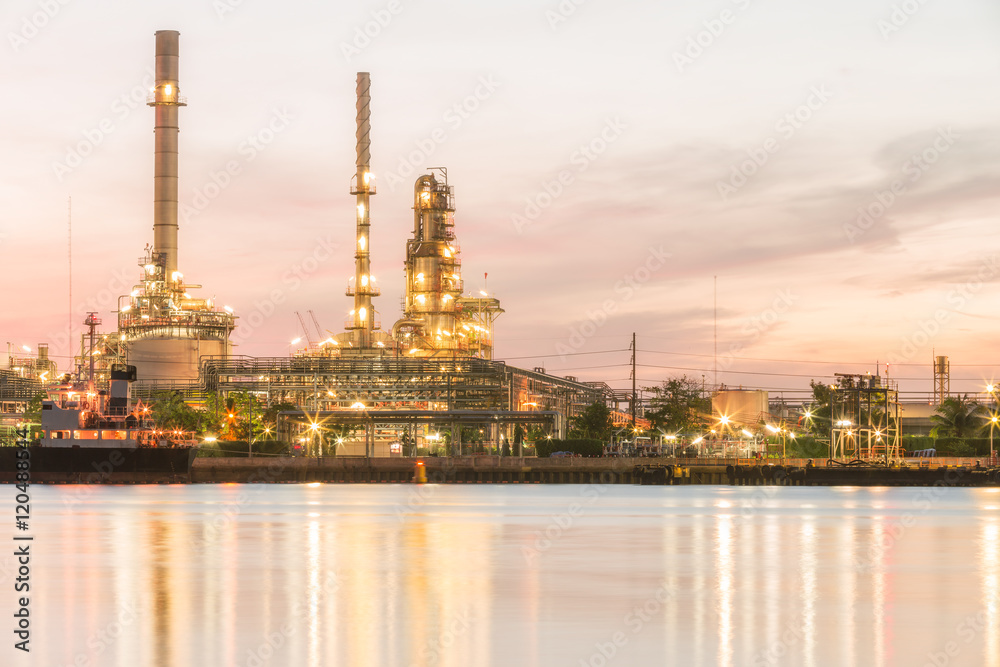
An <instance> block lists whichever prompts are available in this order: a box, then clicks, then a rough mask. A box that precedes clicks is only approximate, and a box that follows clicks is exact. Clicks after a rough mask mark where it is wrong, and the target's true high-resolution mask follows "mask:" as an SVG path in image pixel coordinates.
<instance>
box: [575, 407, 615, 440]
mask: <svg viewBox="0 0 1000 667" xmlns="http://www.w3.org/2000/svg"><path fill="white" fill-rule="evenodd" d="M611 428H612V426H611V409H610V408H609V407H608V406H606V405H605V404H604V403H602V402H601V401H594V402H593V403H591V404H590V405H588V406H587V408H586V409H585V410H584V411H583V412H582V413H581V414H580V415H579V416H578V417H574V418H573V419H572V421H571V422H570V425H569V434H570V437H576V438H596V439H598V440H607V439H609V438H610V437H611Z"/></svg>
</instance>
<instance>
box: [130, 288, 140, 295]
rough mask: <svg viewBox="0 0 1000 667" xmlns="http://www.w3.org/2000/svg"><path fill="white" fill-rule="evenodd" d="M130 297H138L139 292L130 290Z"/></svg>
mask: <svg viewBox="0 0 1000 667" xmlns="http://www.w3.org/2000/svg"><path fill="white" fill-rule="evenodd" d="M130 296H133V297H135V296H139V290H137V289H134V290H132V293H131V294H130Z"/></svg>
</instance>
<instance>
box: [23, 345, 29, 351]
mask: <svg viewBox="0 0 1000 667" xmlns="http://www.w3.org/2000/svg"><path fill="white" fill-rule="evenodd" d="M21 349H23V350H24V351H25V352H31V348H30V347H28V346H27V345H22V346H21Z"/></svg>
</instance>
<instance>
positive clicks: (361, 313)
mask: <svg viewBox="0 0 1000 667" xmlns="http://www.w3.org/2000/svg"><path fill="white" fill-rule="evenodd" d="M358 319H360V320H361V321H363V322H364V321H367V320H368V309H367V308H365V307H364V306H361V308H359V309H358Z"/></svg>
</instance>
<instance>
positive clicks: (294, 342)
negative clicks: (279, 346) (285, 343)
mask: <svg viewBox="0 0 1000 667" xmlns="http://www.w3.org/2000/svg"><path fill="white" fill-rule="evenodd" d="M301 342H302V338H294V339H292V340H291V341H290V342H289V344H290V345H298V344H299V343H301Z"/></svg>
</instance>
